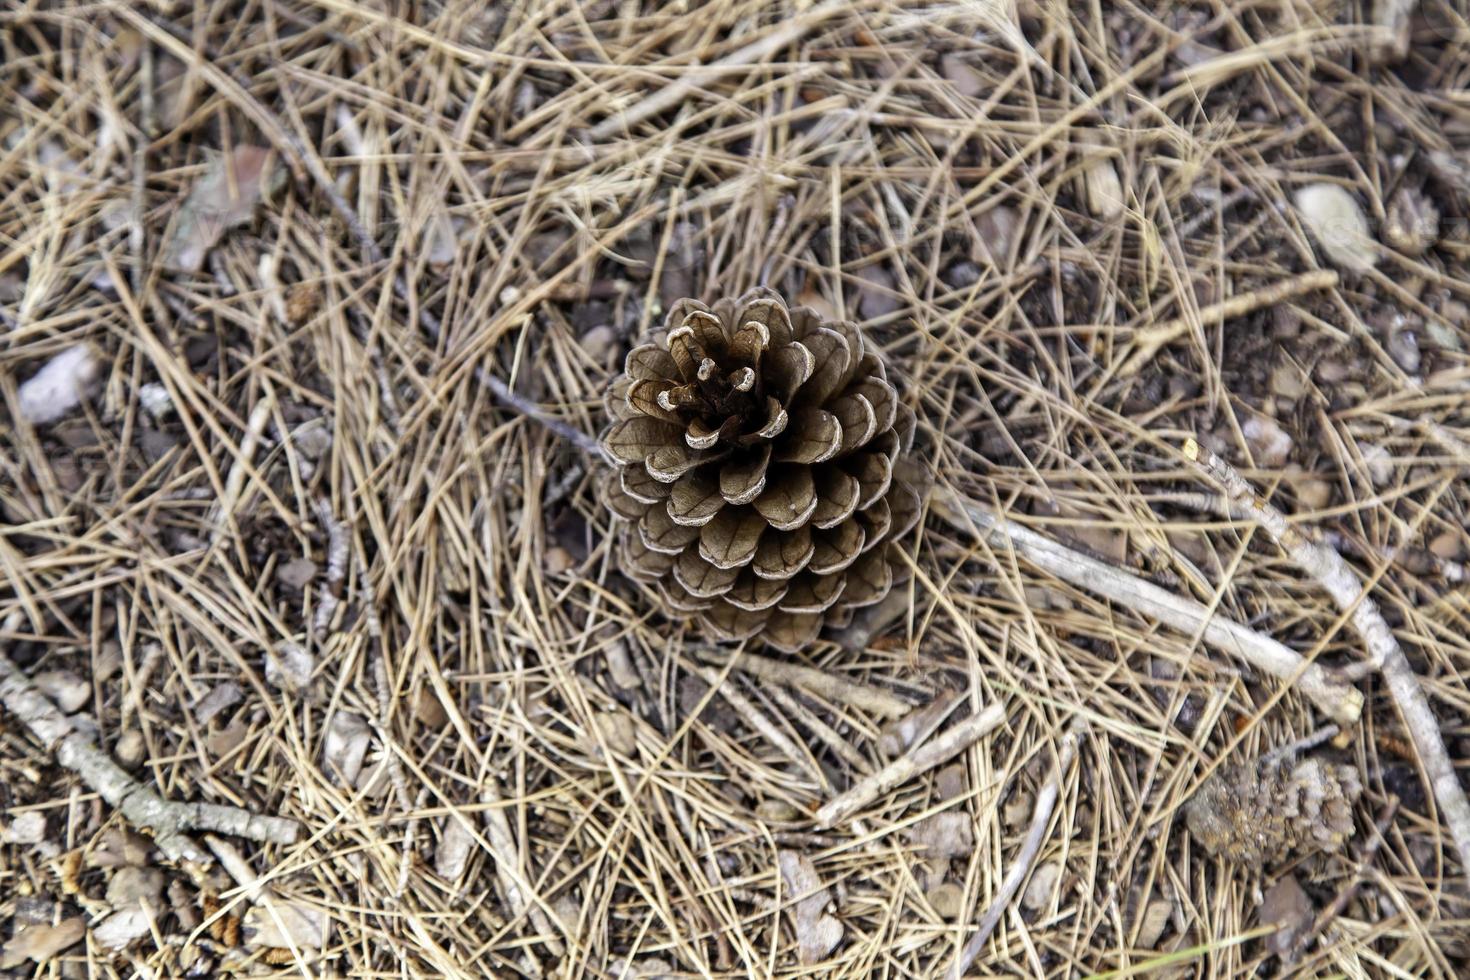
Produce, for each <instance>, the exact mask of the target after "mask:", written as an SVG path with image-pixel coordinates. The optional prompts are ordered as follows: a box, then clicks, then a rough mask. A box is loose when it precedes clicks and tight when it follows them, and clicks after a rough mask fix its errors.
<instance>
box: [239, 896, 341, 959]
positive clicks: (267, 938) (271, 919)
mask: <svg viewBox="0 0 1470 980" xmlns="http://www.w3.org/2000/svg"><path fill="white" fill-rule="evenodd" d="M326 925H327V917H326V915H325V914H324V913H323V912H322V911H321V909H317V908H313V907H312V906H310V905H303V904H300V903H297V902H284V901H281V900H280V899H276V900H275V901H272V902H270V904H269V905H256V906H252V907H251V909H250V911H248V912H246V913H245V934H246V940H247V941H248V942H251V943H254V944H255V945H257V946H270V947H274V948H277V949H285V948H290V947H291V946H295V947H296V948H297V949H321V948H322V945H323V943H324V942H325V941H326Z"/></svg>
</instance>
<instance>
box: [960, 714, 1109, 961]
mask: <svg viewBox="0 0 1470 980" xmlns="http://www.w3.org/2000/svg"><path fill="white" fill-rule="evenodd" d="M1079 734H1080V732H1079V730H1078V728H1077V727H1074V728H1072V729H1071V730H1069V731H1068V732H1067V733H1066V734H1065V735H1063V736H1062V745H1061V748H1060V749H1058V750H1057V767H1056V769H1055V770H1053V771H1052V774H1051V778H1050V779H1048V780H1047V781H1046V785H1045V786H1043V787H1042V789H1041V792H1040V793H1038V794H1037V795H1036V809H1035V810H1033V811H1032V812H1031V826H1029V827H1028V828H1026V838H1025V839H1024V840H1023V841H1021V850H1020V851H1019V852H1017V854H1016V860H1015V862H1014V863H1012V865H1011V870H1010V871H1008V872H1006V877H1005V881H1003V882H1001V886H1000V891H999V892H997V893H996V896H995V900H994V901H992V902H991V903H990V908H988V909H986V910H985V915H984V916H983V917H982V918H981V919H980V926H979V928H978V929H977V930H976V932H975V935H973V936H971V937H970V941H969V942H967V943H965V948H964V949H963V950H961V951H960V955H959V956H958V957H957V958H956V959H955V961H954V965H953V966H951V967H950V969H949V976H950V980H959V978H960V977H962V976H964V973H965V971H966V970H968V969H969V968H970V964H971V963H973V962H975V957H977V956H979V955H980V948H981V947H982V946H984V945H985V941H986V940H987V939H989V938H990V934H991V933H992V932H994V931H995V927H996V925H997V924H998V923H999V922H1000V917H1001V916H1002V915H1004V914H1005V910H1006V908H1007V907H1008V906H1009V905H1010V904H1011V899H1012V898H1014V897H1015V895H1016V892H1017V890H1018V889H1020V887H1021V882H1022V881H1025V880H1026V875H1028V874H1030V873H1031V866H1032V865H1033V864H1035V863H1036V856H1037V855H1038V854H1040V853H1041V842H1042V840H1043V839H1044V838H1045V837H1046V827H1047V824H1049V823H1051V814H1052V811H1053V810H1054V809H1056V805H1057V797H1058V796H1060V795H1061V792H1062V780H1063V779H1065V778H1066V775H1067V770H1068V769H1071V768H1072V760H1073V759H1075V758H1076V757H1077V739H1078V736H1079Z"/></svg>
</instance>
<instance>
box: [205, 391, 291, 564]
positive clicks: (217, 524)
mask: <svg viewBox="0 0 1470 980" xmlns="http://www.w3.org/2000/svg"><path fill="white" fill-rule="evenodd" d="M275 407H276V399H275V397H274V396H273V395H271V394H269V393H267V394H266V395H265V396H264V397H263V398H261V399H260V401H258V402H256V403H255V408H254V409H253V410H252V411H251V412H250V418H249V419H247V420H246V422H245V435H244V436H242V437H241V439H240V455H238V456H236V457H235V462H234V465H232V466H231V467H230V473H229V475H228V476H227V477H225V492H224V493H223V494H222V495H221V496H220V499H219V503H218V504H216V505H215V509H214V512H215V518H214V537H215V539H216V540H218V538H219V537H220V535H221V534H223V533H224V531H225V528H226V527H227V526H229V525H230V524H232V523H234V512H235V504H237V503H239V500H240V492H241V491H242V490H244V489H245V478H246V476H248V475H249V472H250V470H251V469H253V468H254V466H255V462H254V461H255V450H256V449H257V448H258V447H259V446H260V439H261V436H263V435H264V434H265V427H266V426H267V425H269V424H270V420H271V410H272V409H274V408H275Z"/></svg>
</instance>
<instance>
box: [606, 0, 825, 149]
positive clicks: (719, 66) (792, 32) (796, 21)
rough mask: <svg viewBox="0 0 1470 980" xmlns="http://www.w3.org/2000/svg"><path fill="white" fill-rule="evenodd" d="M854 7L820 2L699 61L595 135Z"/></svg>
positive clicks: (622, 126)
mask: <svg viewBox="0 0 1470 980" xmlns="http://www.w3.org/2000/svg"><path fill="white" fill-rule="evenodd" d="M851 9H852V4H851V2H849V0H828V2H827V3H824V4H819V5H818V6H815V7H813V8H811V9H810V10H808V11H806V12H805V13H803V14H801V15H799V16H797V17H795V18H793V19H791V20H790V21H788V22H786V23H785V24H783V25H782V26H781V27H779V28H777V29H776V30H774V31H772V32H771V33H770V34H767V35H766V36H765V37H763V38H761V39H760V40H758V41H752V42H750V43H749V44H747V45H746V46H745V47H743V48H740V49H739V50H736V51H733V52H731V53H730V54H727V55H725V57H723V58H720V59H719V60H718V61H712V62H710V63H709V64H708V65H696V66H694V67H692V68H691V69H690V70H689V71H687V72H685V73H684V74H683V75H682V76H680V78H679V80H678V81H676V82H673V83H671V84H669V85H666V86H664V87H663V88H661V89H659V90H658V91H657V92H654V93H653V94H651V95H648V96H645V97H644V98H643V99H642V100H640V101H639V102H637V103H636V104H635V105H633V107H632V108H630V109H627V110H625V111H622V112H618V113H615V114H614V115H611V116H608V117H607V118H606V119H604V120H603V121H602V122H600V123H598V124H597V125H596V126H593V127H592V139H594V140H605V139H607V138H608V137H611V136H616V135H618V134H619V133H622V132H623V131H625V130H626V129H628V127H630V126H636V125H637V124H638V123H640V122H642V121H643V120H645V119H647V118H648V117H649V116H652V115H654V114H656V113H660V112H663V111H664V110H665V109H669V108H672V107H673V106H675V105H678V104H679V103H680V102H682V101H683V100H684V99H685V98H687V97H688V96H689V95H690V94H691V93H693V92H697V91H699V90H700V89H701V88H703V87H704V86H705V85H706V84H707V83H708V82H710V81H713V80H714V79H715V78H717V77H719V75H720V74H722V73H724V72H727V71H729V70H730V69H731V68H738V67H740V66H742V65H750V64H755V63H756V62H758V61H761V60H762V59H764V58H766V57H767V56H768V55H771V54H774V53H775V52H777V51H779V50H780V49H781V48H784V47H785V46H786V45H788V44H791V43H792V42H794V41H797V40H800V39H801V37H802V36H803V35H804V34H806V32H807V31H809V30H811V29H812V28H813V27H816V26H817V25H818V24H820V23H821V22H822V21H824V20H826V19H827V18H828V17H832V16H834V15H835V14H840V13H845V12H847V11H850V10H851Z"/></svg>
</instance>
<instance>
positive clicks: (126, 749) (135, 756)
mask: <svg viewBox="0 0 1470 980" xmlns="http://www.w3.org/2000/svg"><path fill="white" fill-rule="evenodd" d="M146 751H147V745H145V744H144V742H143V733H142V732H140V731H138V730H137V729H136V728H134V729H130V730H128V731H126V732H123V735H122V738H119V739H118V740H117V745H116V746H114V747H113V750H112V754H113V757H114V758H116V759H117V764H118V765H120V766H122V767H123V768H124V769H136V768H138V766H139V765H140V764H141V763H142V762H143V753H144V752H146Z"/></svg>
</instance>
